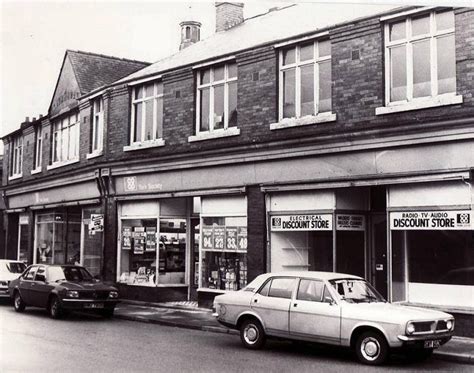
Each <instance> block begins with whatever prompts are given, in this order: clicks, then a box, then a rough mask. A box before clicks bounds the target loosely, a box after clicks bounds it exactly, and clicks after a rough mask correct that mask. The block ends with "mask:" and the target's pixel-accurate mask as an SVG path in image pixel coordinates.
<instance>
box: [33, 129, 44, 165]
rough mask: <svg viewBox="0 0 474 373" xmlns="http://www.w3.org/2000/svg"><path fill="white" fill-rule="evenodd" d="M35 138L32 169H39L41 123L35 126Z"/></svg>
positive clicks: (41, 154) (41, 158)
mask: <svg viewBox="0 0 474 373" xmlns="http://www.w3.org/2000/svg"><path fill="white" fill-rule="evenodd" d="M35 136H36V139H35V157H34V158H35V164H34V169H35V170H39V169H41V162H42V160H43V128H42V127H41V125H39V126H38V127H36V134H35Z"/></svg>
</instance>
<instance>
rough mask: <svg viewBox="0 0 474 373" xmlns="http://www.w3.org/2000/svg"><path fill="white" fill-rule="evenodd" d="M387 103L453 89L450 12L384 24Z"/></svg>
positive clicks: (454, 76) (452, 35) (452, 15)
mask: <svg viewBox="0 0 474 373" xmlns="http://www.w3.org/2000/svg"><path fill="white" fill-rule="evenodd" d="M385 56H386V59H387V63H386V64H385V66H386V79H387V82H386V83H387V84H386V86H387V92H386V96H387V97H386V103H387V104H394V103H395V104H400V103H408V102H411V101H413V100H417V99H419V98H423V97H424V98H427V97H436V96H438V95H443V94H453V93H455V92H456V55H455V40H454V13H453V11H452V10H449V11H441V12H431V13H425V14H421V15H415V16H412V17H408V18H406V19H403V20H397V21H395V22H391V23H387V24H386V25H385Z"/></svg>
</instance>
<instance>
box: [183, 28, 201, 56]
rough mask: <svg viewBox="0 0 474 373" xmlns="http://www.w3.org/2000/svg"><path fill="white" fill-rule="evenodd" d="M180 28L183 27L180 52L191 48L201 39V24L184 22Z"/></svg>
mask: <svg viewBox="0 0 474 373" xmlns="http://www.w3.org/2000/svg"><path fill="white" fill-rule="evenodd" d="M179 26H180V27H181V44H179V50H182V49H184V48H186V47H189V46H190V45H191V44H194V43H197V42H198V41H199V40H200V39H201V22H198V21H183V22H181V23H180V24H179Z"/></svg>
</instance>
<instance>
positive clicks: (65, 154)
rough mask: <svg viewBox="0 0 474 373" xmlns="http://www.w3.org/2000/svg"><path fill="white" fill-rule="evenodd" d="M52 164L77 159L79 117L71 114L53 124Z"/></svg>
mask: <svg viewBox="0 0 474 373" xmlns="http://www.w3.org/2000/svg"><path fill="white" fill-rule="evenodd" d="M52 142H53V147H52V163H57V162H66V161H71V160H77V159H78V158H79V116H78V115H77V114H73V115H70V116H67V117H64V118H62V119H60V120H58V121H57V122H55V123H54V124H53V141H52Z"/></svg>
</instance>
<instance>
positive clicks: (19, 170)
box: [9, 135, 23, 179]
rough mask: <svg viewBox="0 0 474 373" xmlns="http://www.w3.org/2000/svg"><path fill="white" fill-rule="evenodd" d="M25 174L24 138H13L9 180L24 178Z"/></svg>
mask: <svg viewBox="0 0 474 373" xmlns="http://www.w3.org/2000/svg"><path fill="white" fill-rule="evenodd" d="M22 174H23V137H22V136H21V135H19V136H16V137H14V138H13V141H12V143H11V150H10V172H9V179H16V178H19V177H22Z"/></svg>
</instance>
